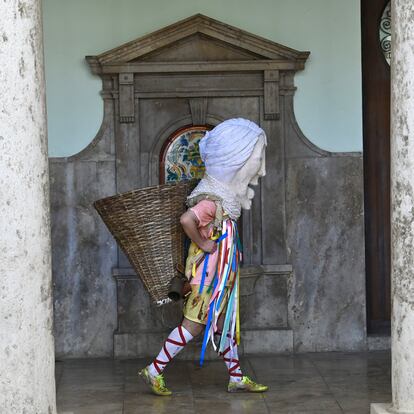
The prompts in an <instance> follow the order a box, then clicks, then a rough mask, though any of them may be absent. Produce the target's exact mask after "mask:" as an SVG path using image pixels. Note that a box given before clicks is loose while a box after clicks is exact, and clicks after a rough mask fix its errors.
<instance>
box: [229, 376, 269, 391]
mask: <svg viewBox="0 0 414 414" xmlns="http://www.w3.org/2000/svg"><path fill="white" fill-rule="evenodd" d="M267 389H268V386H267V385H263V384H258V383H257V382H254V381H252V380H251V379H250V378H249V377H247V376H243V378H242V380H241V381H230V382H229V385H228V387H227V391H228V392H264V391H267Z"/></svg>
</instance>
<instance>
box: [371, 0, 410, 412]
mask: <svg viewBox="0 0 414 414" xmlns="http://www.w3.org/2000/svg"><path fill="white" fill-rule="evenodd" d="M392 26H393V30H392V63H391V286H392V317H391V318H392V319H391V353H392V404H372V405H371V413H398V414H412V413H414V2H413V1H412V0H393V1H392Z"/></svg>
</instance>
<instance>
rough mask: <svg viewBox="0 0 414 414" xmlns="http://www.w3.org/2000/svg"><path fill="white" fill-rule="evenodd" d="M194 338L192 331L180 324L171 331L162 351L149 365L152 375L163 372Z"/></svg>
mask: <svg viewBox="0 0 414 414" xmlns="http://www.w3.org/2000/svg"><path fill="white" fill-rule="evenodd" d="M192 339H193V336H192V335H191V333H190V332H188V331H187V329H185V328H184V327H183V326H182V325H178V326H177V327H176V328H175V329H173V330H172V331H171V333H170V334H169V336H168V338H167V339H166V341H165V342H164V345H163V347H162V348H161V351H160V353H159V354H158V356H157V357H156V358H155V359H154V361H153V363H152V364H151V365H150V366H149V371H150V373H151V375H153V376H155V375H158V374H161V373H162V372H163V371H164V369H165V366H166V365H167V364H168V363H169V362H170V361H171V360H172V359H173V358H174V357H175V356H176V355H177V354H178V353H179V352H180V351H181V350H182V349H183V348H184V347H185V346H186V345H187V343H188V342H190V341H191V340H192Z"/></svg>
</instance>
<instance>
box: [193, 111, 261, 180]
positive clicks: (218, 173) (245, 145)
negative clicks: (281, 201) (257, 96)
mask: <svg viewBox="0 0 414 414" xmlns="http://www.w3.org/2000/svg"><path fill="white" fill-rule="evenodd" d="M266 144H267V140H266V134H265V132H264V131H263V129H262V128H260V127H259V126H258V125H257V124H256V123H254V122H253V121H250V120H248V119H245V118H231V119H227V120H226V121H223V122H221V123H220V124H218V125H217V126H216V127H214V128H213V129H212V130H211V131H207V132H206V134H205V135H204V137H203V138H202V139H201V141H200V156H201V159H202V160H203V162H204V165H205V168H206V172H207V174H208V175H210V176H212V177H214V178H216V179H217V180H219V181H221V182H223V183H231V182H234V179H235V178H237V177H236V174H238V173H239V174H240V172H244V174H243V175H244V176H243V181H245V180H246V179H247V178H248V176H249V175H251V179H254V178H255V177H256V176H257V175H258V174H259V175H264V173H265V170H264V159H265V157H264V148H265V146H266ZM252 154H255V157H254V159H255V160H256V161H258V159H260V161H261V164H260V165H257V162H256V163H254V162H252V161H253V160H251V161H249V163H248V164H247V165H246V163H247V161H248V160H249V159H250V157H251V156H252ZM243 167H244V168H243ZM246 167H247V168H246ZM256 181H257V178H256ZM249 182H250V180H249ZM253 184H257V182H256V183H253Z"/></svg>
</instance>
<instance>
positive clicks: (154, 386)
mask: <svg viewBox="0 0 414 414" xmlns="http://www.w3.org/2000/svg"><path fill="white" fill-rule="evenodd" d="M138 375H139V376H140V377H141V378H142V379H143V381H144V382H145V383H146V384H148V385H149V387H150V388H151V391H152V392H153V393H154V394H155V395H171V394H172V392H171V391H170V390H169V389H168V388H167V387H166V386H165V381H164V377H163V375H162V374H158V375H155V376H152V375H151V374H150V373H149V370H148V367H145V368H143V369H142V370H141V371H139V372H138Z"/></svg>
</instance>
